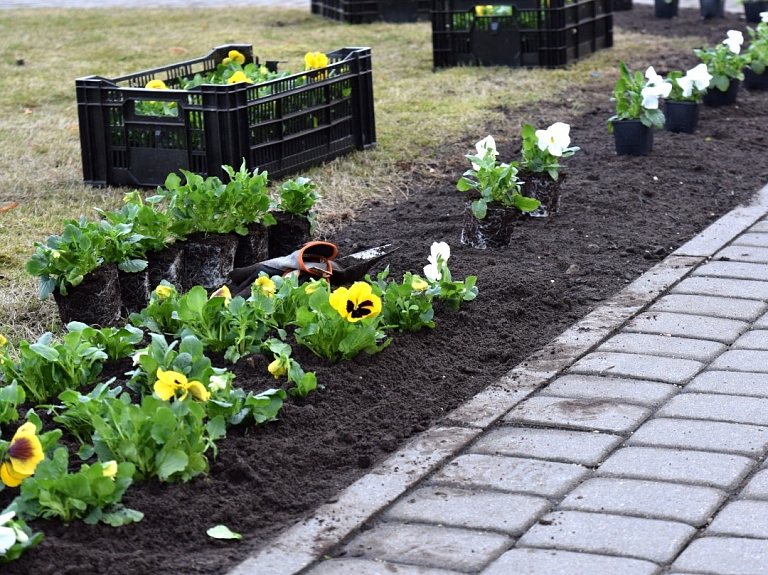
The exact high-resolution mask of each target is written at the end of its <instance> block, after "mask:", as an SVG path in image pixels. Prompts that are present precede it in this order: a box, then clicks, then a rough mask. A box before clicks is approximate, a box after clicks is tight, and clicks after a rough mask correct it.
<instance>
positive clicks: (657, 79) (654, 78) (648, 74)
mask: <svg viewBox="0 0 768 575" xmlns="http://www.w3.org/2000/svg"><path fill="white" fill-rule="evenodd" d="M645 80H646V81H645V85H646V86H660V85H661V84H662V83H663V82H664V78H662V77H661V76H659V75H658V74H657V73H656V70H654V69H653V66H648V69H647V70H646V71H645Z"/></svg>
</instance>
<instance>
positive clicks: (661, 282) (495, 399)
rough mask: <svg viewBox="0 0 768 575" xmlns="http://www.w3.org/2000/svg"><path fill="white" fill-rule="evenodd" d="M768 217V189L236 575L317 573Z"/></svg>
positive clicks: (231, 574)
mask: <svg viewBox="0 0 768 575" xmlns="http://www.w3.org/2000/svg"><path fill="white" fill-rule="evenodd" d="M766 213H768V185H766V186H764V187H763V188H762V189H761V190H759V191H758V192H757V193H756V194H755V196H754V198H753V200H752V203H751V204H749V205H747V206H738V207H736V208H734V209H733V210H731V211H730V212H728V213H727V214H725V215H723V216H722V217H720V218H719V219H718V220H716V221H715V222H713V223H712V224H710V225H709V226H708V227H707V228H706V229H705V230H704V231H702V232H701V233H699V234H698V235H696V236H695V237H693V238H692V239H691V240H689V241H688V242H686V243H685V244H684V245H682V246H681V247H680V248H678V249H677V250H675V251H674V252H673V253H672V254H670V255H669V256H668V257H667V258H665V259H664V260H663V261H661V262H660V263H658V264H656V265H655V266H653V267H652V268H651V269H649V270H648V271H646V272H645V273H644V274H642V275H641V276H640V277H639V278H637V279H636V280H635V281H633V282H632V283H630V284H629V285H628V286H626V287H625V288H624V289H623V290H621V291H620V292H619V293H618V294H616V295H615V296H613V297H612V298H610V299H608V300H607V301H605V302H603V303H602V304H601V305H600V306H598V307H597V308H596V309H595V310H593V311H592V312H590V313H589V314H587V315H586V316H585V317H584V318H582V319H581V320H579V321H577V322H576V323H575V324H574V325H573V326H571V327H570V328H568V329H567V330H565V331H564V332H563V333H562V334H560V335H559V336H557V337H556V338H555V339H554V340H552V341H551V342H550V343H548V344H547V345H545V346H544V347H543V348H542V349H540V350H538V351H536V352H534V353H532V354H531V355H529V356H528V357H526V358H525V359H524V360H523V361H521V362H520V364H518V365H517V366H515V367H514V368H512V369H511V370H510V371H509V372H507V373H506V374H505V375H503V376H502V377H501V378H500V379H499V381H497V382H496V383H493V384H491V385H490V386H488V387H487V388H486V389H484V390H483V391H481V392H479V393H478V394H477V395H475V396H474V397H473V398H471V399H469V400H468V401H467V402H465V403H464V404H463V405H461V406H459V407H458V408H457V409H455V410H454V411H453V412H451V413H449V414H447V415H446V416H445V417H444V418H443V420H442V421H440V422H439V423H438V424H437V425H436V426H434V427H432V428H430V429H429V430H427V431H425V432H423V433H421V434H419V435H417V436H415V437H414V438H412V439H411V440H410V441H409V442H408V443H406V444H405V445H404V446H403V447H402V448H401V449H399V450H398V451H397V452H395V453H394V454H393V455H391V456H390V457H388V458H387V459H386V460H384V461H383V462H382V463H380V464H378V465H377V466H376V467H375V468H374V469H373V470H371V471H370V472H369V473H367V474H366V475H364V476H362V477H361V478H360V479H358V480H357V481H355V482H354V483H352V484H351V485H350V486H349V487H347V488H346V489H344V490H343V491H342V492H341V493H340V494H339V497H338V499H337V500H335V501H334V502H327V503H325V504H323V505H321V506H320V507H319V508H318V509H317V510H316V511H315V513H314V514H313V515H312V516H310V517H308V518H305V519H304V520H302V521H300V522H299V523H297V524H295V525H294V526H293V527H291V528H289V529H288V530H286V531H285V532H283V533H282V534H281V535H280V536H278V537H277V538H276V539H274V540H272V541H271V542H270V543H269V544H268V546H267V547H266V548H264V549H262V550H260V551H258V552H256V553H255V554H252V555H250V556H248V557H247V558H246V559H245V560H244V561H243V562H241V563H240V564H239V565H237V566H236V567H235V568H234V569H232V570H231V571H230V572H229V575H246V574H250V573H259V574H260V575H298V574H299V573H300V572H302V571H304V570H305V569H307V568H309V567H311V566H312V565H313V564H314V563H316V562H317V561H318V560H320V559H321V558H322V556H323V555H324V554H325V553H327V552H329V551H331V550H332V549H333V548H335V547H337V546H338V545H340V544H341V543H342V542H343V541H344V540H346V539H347V538H349V537H350V536H351V535H353V534H354V533H355V532H357V531H358V530H359V529H360V527H361V526H362V525H363V524H364V523H366V522H368V521H369V520H370V519H371V518H372V517H374V516H375V515H377V514H378V513H379V512H381V511H383V510H384V509H385V508H386V507H388V506H389V505H391V504H392V503H393V502H394V501H396V500H397V499H399V498H400V497H401V496H402V495H404V494H405V493H407V492H408V491H409V490H411V489H412V488H413V487H414V486H416V484H417V483H418V482H420V481H422V480H423V479H425V478H426V477H427V476H428V475H430V474H432V473H433V472H434V471H435V470H437V469H438V468H440V467H441V466H442V465H443V464H444V463H446V462H447V461H449V460H450V459H452V458H454V457H455V456H456V455H457V454H458V453H459V452H461V451H463V450H464V449H465V448H466V447H467V446H468V445H469V444H470V443H473V442H474V440H476V439H477V438H478V437H479V436H480V435H481V434H482V433H484V432H486V431H487V430H489V429H490V428H491V426H493V425H494V424H495V423H496V422H497V421H499V420H500V419H501V418H502V417H504V416H505V415H506V414H507V413H509V411H510V410H511V409H512V408H514V407H515V406H516V405H518V404H519V403H521V402H522V401H523V400H525V399H527V398H528V397H529V396H531V395H532V394H534V393H535V392H536V391H538V390H540V389H542V388H543V387H545V386H546V385H547V384H548V383H550V382H551V381H552V380H553V379H554V378H555V377H557V376H558V374H560V373H562V372H563V371H565V370H566V369H567V368H568V367H570V366H571V365H573V364H574V363H575V362H576V361H577V360H578V359H579V358H580V357H582V356H584V355H586V354H587V353H589V352H590V351H591V350H593V349H595V348H596V347H598V346H599V345H601V344H602V343H603V342H605V341H606V340H608V339H609V338H610V337H611V336H612V335H614V334H615V333H616V332H617V331H618V330H619V329H620V328H621V327H622V326H623V325H624V324H626V323H627V322H628V321H629V320H630V319H632V318H634V317H636V316H637V315H638V314H639V313H642V312H643V311H644V310H645V309H646V308H648V307H649V306H650V305H651V304H652V303H653V302H655V301H657V300H658V299H659V298H660V297H661V296H663V295H664V294H665V293H668V292H669V290H670V289H671V288H672V287H674V286H675V285H676V284H677V283H679V282H680V281H681V280H682V279H684V278H685V277H687V276H689V275H690V274H691V273H692V272H693V271H694V270H695V269H697V268H698V267H699V266H701V265H702V264H703V263H706V262H707V261H709V260H710V259H711V258H712V257H713V256H714V255H715V253H717V252H718V251H719V250H721V249H722V248H723V247H725V246H726V245H728V244H730V243H731V242H732V241H733V240H734V239H735V238H737V237H738V236H739V235H741V234H743V233H744V232H745V231H746V230H747V229H749V228H750V227H751V226H753V225H754V224H755V223H756V222H757V221H759V220H760V219H761V218H763V217H764V216H765V215H766ZM547 354H549V356H548V357H547ZM699 371H702V370H699ZM757 467H759V465H758V466H757ZM749 475H751V474H749ZM694 538H695V537H694ZM692 540H693V539H692ZM681 552H682V550H681Z"/></svg>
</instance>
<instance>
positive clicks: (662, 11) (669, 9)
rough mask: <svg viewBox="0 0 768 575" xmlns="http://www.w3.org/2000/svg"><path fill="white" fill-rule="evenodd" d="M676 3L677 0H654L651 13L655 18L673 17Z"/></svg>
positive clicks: (677, 3)
mask: <svg viewBox="0 0 768 575" xmlns="http://www.w3.org/2000/svg"><path fill="white" fill-rule="evenodd" d="M678 5H679V2H678V0H672V1H671V2H667V1H666V0H656V1H655V4H654V9H653V15H654V16H656V18H674V17H675V16H677V9H678Z"/></svg>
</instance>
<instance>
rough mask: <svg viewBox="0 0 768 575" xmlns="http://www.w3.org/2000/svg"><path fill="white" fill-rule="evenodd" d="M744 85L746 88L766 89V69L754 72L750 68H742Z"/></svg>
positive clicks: (767, 81) (767, 78) (767, 87)
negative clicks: (759, 72) (761, 71)
mask: <svg viewBox="0 0 768 575" xmlns="http://www.w3.org/2000/svg"><path fill="white" fill-rule="evenodd" d="M743 72H744V87H745V88H746V89H747V90H768V69H766V70H763V73H762V74H755V73H754V72H753V71H752V69H751V68H744V70H743Z"/></svg>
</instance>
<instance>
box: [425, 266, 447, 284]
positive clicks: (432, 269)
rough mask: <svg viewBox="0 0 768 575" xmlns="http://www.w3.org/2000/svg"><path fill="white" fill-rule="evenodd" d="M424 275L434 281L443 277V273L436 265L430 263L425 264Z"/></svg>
mask: <svg viewBox="0 0 768 575" xmlns="http://www.w3.org/2000/svg"><path fill="white" fill-rule="evenodd" d="M424 276H425V277H426V278H427V279H429V280H432V281H433V282H437V281H440V278H442V277H443V274H441V273H440V272H439V271H438V269H437V266H436V265H434V264H429V265H426V266H424Z"/></svg>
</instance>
